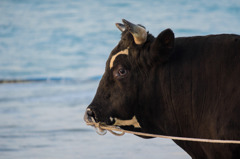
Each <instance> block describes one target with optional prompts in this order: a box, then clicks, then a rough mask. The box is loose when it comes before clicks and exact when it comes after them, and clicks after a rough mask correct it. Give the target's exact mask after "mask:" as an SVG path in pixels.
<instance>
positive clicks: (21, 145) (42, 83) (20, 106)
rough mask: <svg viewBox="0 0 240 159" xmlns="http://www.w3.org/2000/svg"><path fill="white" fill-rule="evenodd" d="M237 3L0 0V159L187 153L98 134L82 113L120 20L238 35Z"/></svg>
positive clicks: (163, 143) (166, 143)
mask: <svg viewBox="0 0 240 159" xmlns="http://www.w3.org/2000/svg"><path fill="white" fill-rule="evenodd" d="M239 17H240V1H238V0H235V1H233V0H230V1H223V0H222V1H221V0H220V1H219V0H218V1H208V0H201V1H196V2H193V1H189V0H181V1H178V0H173V1H168V0H161V1H153V0H150V1H145V2H144V1H143V2H142V1H108V0H102V1H96V0H89V1H77V0H75V1H74V0H70V1H63V0H50V1H49V0H41V1H30V0H21V1H17V0H1V1H0V80H22V79H26V80H30V82H27V83H11V84H0V158H1V159H2V158H3V159H8V158H9V159H11V158H18V159H25V158H39V159H43V158H44V159H48V158H49V159H54V158H58V159H66V158H89V159H91V158H98V159H108V158H109V159H110V158H114V159H117V158H131V159H134V158H137V159H143V158H149V157H150V158H152V159H155V158H189V157H188V156H187V154H186V153H185V152H184V151H183V150H181V149H180V148H179V147H177V146H176V145H175V144H174V143H173V142H172V141H171V140H166V139H149V140H145V139H141V138H139V137H136V136H134V135H124V136H123V137H116V136H113V135H111V134H107V135H105V136H99V135H97V134H96V132H95V130H94V128H92V127H89V126H86V125H85V123H84V121H83V114H84V111H85V108H86V107H87V105H88V104H89V103H90V102H91V100H92V98H93V96H94V94H95V91H96V88H97V85H98V82H99V80H100V78H101V75H102V73H103V71H104V67H105V61H106V60H107V58H108V55H109V53H110V51H111V50H112V49H113V48H114V46H116V44H117V43H118V41H119V38H120V32H119V31H118V29H116V27H115V25H114V23H115V22H121V19H122V18H125V19H127V20H130V21H132V22H135V23H141V24H143V25H145V26H146V28H147V30H149V31H150V32H151V33H152V34H153V35H155V36H156V35H157V34H158V33H159V32H160V31H162V30H163V29H165V28H172V29H173V31H174V32H175V36H177V37H178V36H193V35H205V34H217V33H235V34H240V29H239V26H240V19H239Z"/></svg>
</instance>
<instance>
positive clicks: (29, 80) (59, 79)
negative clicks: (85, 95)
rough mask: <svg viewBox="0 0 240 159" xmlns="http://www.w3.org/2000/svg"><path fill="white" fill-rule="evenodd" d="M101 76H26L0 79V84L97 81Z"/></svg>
mask: <svg viewBox="0 0 240 159" xmlns="http://www.w3.org/2000/svg"><path fill="white" fill-rule="evenodd" d="M100 79H101V76H92V77H89V78H88V79H85V80H79V79H74V78H62V77H51V78H46V77H43V78H27V79H0V84H8V83H9V84H10V83H34V82H49V83H52V82H70V83H73V82H77V83H80V82H81V83H86V82H95V81H99V80H100Z"/></svg>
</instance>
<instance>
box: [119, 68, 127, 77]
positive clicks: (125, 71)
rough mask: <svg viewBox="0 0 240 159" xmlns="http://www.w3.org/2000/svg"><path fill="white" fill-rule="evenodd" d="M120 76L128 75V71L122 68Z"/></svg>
mask: <svg viewBox="0 0 240 159" xmlns="http://www.w3.org/2000/svg"><path fill="white" fill-rule="evenodd" d="M118 74H119V75H120V76H124V75H126V74H127V70H125V69H124V68H121V69H119V70H118Z"/></svg>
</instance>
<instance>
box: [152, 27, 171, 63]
mask: <svg viewBox="0 0 240 159" xmlns="http://www.w3.org/2000/svg"><path fill="white" fill-rule="evenodd" d="M173 48H174V33H173V31H172V30H171V29H166V30H164V31H162V32H161V33H160V34H159V35H158V36H157V38H156V39H155V40H154V41H153V43H152V44H151V53H152V54H153V55H154V57H156V56H160V60H161V61H166V60H167V59H168V58H169V57H170V55H171V52H172V50H173Z"/></svg>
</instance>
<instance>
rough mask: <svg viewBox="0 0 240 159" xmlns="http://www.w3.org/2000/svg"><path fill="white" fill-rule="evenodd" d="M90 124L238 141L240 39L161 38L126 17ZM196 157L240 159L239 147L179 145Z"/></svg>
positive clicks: (87, 116)
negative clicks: (96, 123) (95, 123)
mask: <svg viewBox="0 0 240 159" xmlns="http://www.w3.org/2000/svg"><path fill="white" fill-rule="evenodd" d="M123 23H124V24H119V23H117V24H116V25H117V27H118V28H119V29H120V30H121V31H122V37H121V40H120V42H119V43H118V45H117V46H116V47H115V48H114V49H113V51H112V52H111V54H110V56H109V59H108V60H107V63H106V69H105V73H104V75H103V77H102V79H101V81H100V84H99V87H98V89H97V93H96V95H95V97H94V99H93V101H92V103H91V104H90V105H89V106H88V108H87V111H86V113H85V117H84V119H85V121H86V122H89V123H91V122H99V123H104V124H107V125H117V126H120V127H121V128H123V129H127V130H135V131H140V132H147V133H154V134H162V135H171V136H181V137H194V138H208V139H223V140H224V139H226V140H227V139H228V140H239V139H240V36H239V35H233V34H221V35H208V36H195V37H180V38H174V34H173V32H172V30H170V29H167V30H164V31H163V32H161V33H160V34H159V35H158V36H157V37H156V38H155V37H153V36H152V35H151V34H150V33H148V32H146V30H145V28H144V27H143V26H141V25H135V24H132V23H130V22H128V21H126V20H123ZM174 142H175V143H176V144H177V145H179V146H180V147H181V148H183V149H184V150H185V151H186V152H187V153H188V154H189V155H190V156H191V157H192V158H204V159H206V158H209V159H210V158H211V159H212V158H214V159H229V158H238V159H239V158H240V145H234V144H211V143H199V142H184V141H174Z"/></svg>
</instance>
